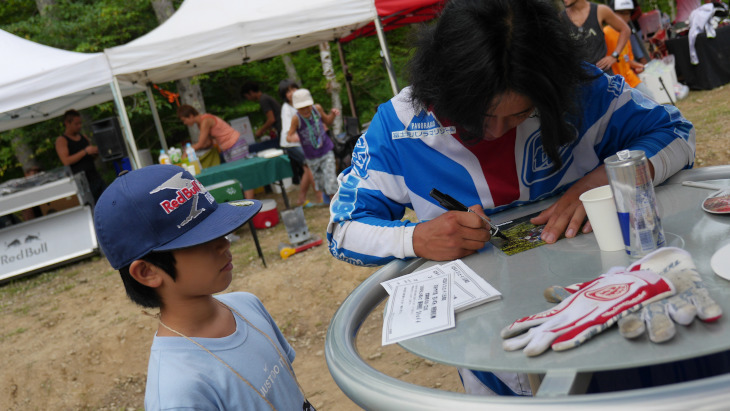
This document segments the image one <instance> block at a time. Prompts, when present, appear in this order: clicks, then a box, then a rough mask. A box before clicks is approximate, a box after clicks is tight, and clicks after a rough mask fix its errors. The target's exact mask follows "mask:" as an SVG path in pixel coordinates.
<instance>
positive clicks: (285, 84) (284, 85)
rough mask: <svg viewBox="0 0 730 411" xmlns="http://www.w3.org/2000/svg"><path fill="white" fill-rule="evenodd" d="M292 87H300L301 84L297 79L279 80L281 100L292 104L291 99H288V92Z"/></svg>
mask: <svg viewBox="0 0 730 411" xmlns="http://www.w3.org/2000/svg"><path fill="white" fill-rule="evenodd" d="M291 87H296V88H299V84H297V82H296V81H294V80H289V79H286V80H281V81H280V82H279V97H281V101H283V102H285V103H289V104H291V103H290V102H289V100H287V99H286V92H287V91H289V88H291Z"/></svg>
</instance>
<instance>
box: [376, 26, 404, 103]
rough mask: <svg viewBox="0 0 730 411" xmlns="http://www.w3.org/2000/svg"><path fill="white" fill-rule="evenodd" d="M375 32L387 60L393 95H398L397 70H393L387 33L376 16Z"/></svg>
mask: <svg viewBox="0 0 730 411" xmlns="http://www.w3.org/2000/svg"><path fill="white" fill-rule="evenodd" d="M373 22H374V23H375V31H377V33H378V42H379V43H380V49H381V50H382V51H383V58H384V59H385V69H386V70H387V71H388V79H389V80H390V87H391V88H392V89H393V95H394V96H396V95H398V83H397V82H396V80H395V70H394V69H393V62H392V61H391V60H390V53H389V52H388V44H387V43H386V42H385V33H384V32H383V25H382V23H381V22H380V17H379V16H376V17H375V20H373Z"/></svg>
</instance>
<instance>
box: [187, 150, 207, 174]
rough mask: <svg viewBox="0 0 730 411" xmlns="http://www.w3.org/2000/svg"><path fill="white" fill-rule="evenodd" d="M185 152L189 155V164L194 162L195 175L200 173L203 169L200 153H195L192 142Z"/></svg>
mask: <svg viewBox="0 0 730 411" xmlns="http://www.w3.org/2000/svg"><path fill="white" fill-rule="evenodd" d="M185 154H187V156H188V164H192V165H193V166H194V167H195V175H198V174H200V170H202V169H203V167H202V166H201V165H200V160H198V155H197V154H195V149H194V148H193V146H192V145H190V143H188V144H187V145H186V146H185Z"/></svg>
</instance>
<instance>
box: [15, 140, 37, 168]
mask: <svg viewBox="0 0 730 411" xmlns="http://www.w3.org/2000/svg"><path fill="white" fill-rule="evenodd" d="M12 141H13V142H12V144H13V151H14V153H15V158H16V159H17V160H18V162H19V163H20V166H21V167H22V168H23V173H25V172H26V171H28V170H29V169H31V168H33V167H40V166H41V165H40V163H38V161H36V159H35V156H34V154H33V149H32V148H30V146H29V145H28V144H27V143H26V142H25V141H23V134H17V135H15V136H14V137H13V140H12Z"/></svg>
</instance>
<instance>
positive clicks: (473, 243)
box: [413, 205, 491, 261]
mask: <svg viewBox="0 0 730 411" xmlns="http://www.w3.org/2000/svg"><path fill="white" fill-rule="evenodd" d="M469 209H471V210H472V211H473V212H472V213H470V212H463V211H448V212H446V213H444V214H441V215H440V216H438V217H436V218H434V219H433V220H430V221H426V222H423V223H420V224H418V225H416V228H415V229H414V230H413V250H414V251H415V252H416V255H417V256H419V257H422V258H427V259H429V260H434V261H449V260H455V259H457V258H463V257H466V256H467V255H470V254H473V253H475V252H476V251H478V250H481V249H482V248H484V246H485V245H486V244H487V242H488V241H489V239H490V238H491V237H490V235H489V227H487V223H486V222H485V221H484V220H483V219H482V217H481V216H484V217H486V215H485V214H484V210H482V208H481V207H480V206H478V205H474V206H471V207H469Z"/></svg>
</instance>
